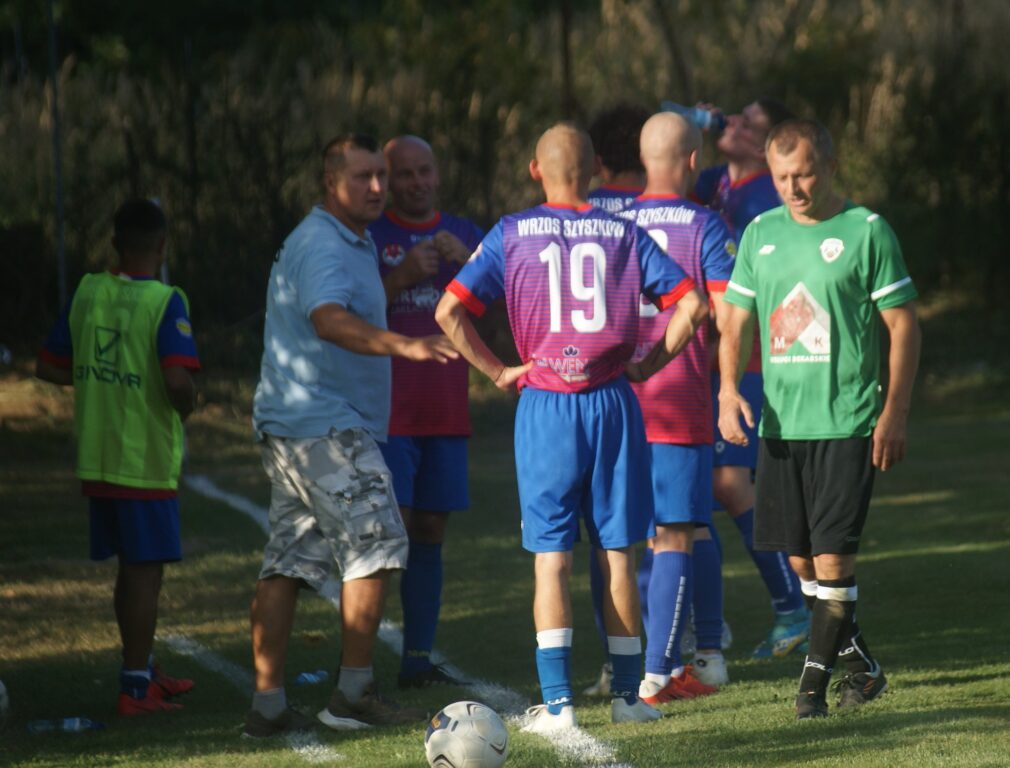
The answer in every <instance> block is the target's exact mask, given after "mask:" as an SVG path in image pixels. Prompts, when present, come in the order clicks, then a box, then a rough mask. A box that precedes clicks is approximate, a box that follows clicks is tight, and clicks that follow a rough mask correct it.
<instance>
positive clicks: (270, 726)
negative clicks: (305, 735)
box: [242, 707, 315, 739]
mask: <svg viewBox="0 0 1010 768" xmlns="http://www.w3.org/2000/svg"><path fill="white" fill-rule="evenodd" d="M314 725H315V722H314V721H313V720H312V718H310V717H309V716H308V715H303V714H302V713H301V712H299V711H298V710H297V709H294V708H293V707H288V708H287V709H285V710H284V711H283V712H281V714H280V715H278V716H277V717H275V718H274V719H273V720H270V719H268V718H266V717H263V715H261V714H260V713H259V712H257V711H256V710H255V709H250V710H249V714H247V715H246V717H245V728H244V729H243V730H242V737H243V738H246V739H266V738H269V737H271V736H283V735H286V734H289V733H302V732H304V731H311V730H312V728H313V726H314Z"/></svg>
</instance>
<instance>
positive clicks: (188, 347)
mask: <svg viewBox="0 0 1010 768" xmlns="http://www.w3.org/2000/svg"><path fill="white" fill-rule="evenodd" d="M158 358H159V359H160V360H161V367H162V368H168V367H170V366H173V365H179V366H182V367H183V368H187V369H189V370H191V371H198V370H200V358H199V357H197V354H196V341H195V340H194V339H193V326H192V325H191V324H190V321H189V313H188V312H186V302H185V301H183V299H182V296H180V295H179V294H178V293H174V292H173V294H172V298H171V299H169V302H168V306H166V307H165V314H164V315H162V317H161V324H160V325H159V326H158Z"/></svg>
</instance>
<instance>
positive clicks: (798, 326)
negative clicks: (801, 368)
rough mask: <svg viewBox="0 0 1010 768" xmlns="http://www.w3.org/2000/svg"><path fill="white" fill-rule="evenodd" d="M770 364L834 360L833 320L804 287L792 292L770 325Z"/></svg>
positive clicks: (801, 285) (776, 312) (772, 316)
mask: <svg viewBox="0 0 1010 768" xmlns="http://www.w3.org/2000/svg"><path fill="white" fill-rule="evenodd" d="M768 335H769V342H770V349H769V356H768V360H769V362H771V363H826V362H829V361H830V360H831V316H830V315H829V314H828V313H827V310H825V309H824V307H822V306H821V305H820V304H819V303H818V302H817V299H815V298H814V297H813V294H811V293H810V291H809V290H808V289H807V287H806V286H805V285H804V284H803V283H797V284H796V287H795V288H793V289H792V290H791V291H789V293H788V295H787V296H786V297H785V298H784V299H783V300H782V303H781V304H779V305H778V306H777V307H776V308H775V310H774V311H773V312H772V315H771V319H770V322H769V324H768Z"/></svg>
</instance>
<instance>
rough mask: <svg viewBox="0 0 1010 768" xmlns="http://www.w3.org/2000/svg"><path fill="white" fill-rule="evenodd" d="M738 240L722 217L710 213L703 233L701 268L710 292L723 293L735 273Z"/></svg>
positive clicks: (706, 286)
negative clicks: (734, 265) (734, 263)
mask: <svg viewBox="0 0 1010 768" xmlns="http://www.w3.org/2000/svg"><path fill="white" fill-rule="evenodd" d="M735 258H736V240H734V239H733V235H731V234H730V231H729V228H728V227H727V226H726V224H725V223H724V222H723V220H722V218H721V217H720V216H718V215H716V214H714V213H712V214H709V215H708V217H707V220H706V221H705V226H704V227H703V228H702V233H701V270H702V274H704V275H705V288H706V289H707V290H708V292H709V293H723V292H725V290H726V283H727V282H729V278H730V275H732V274H733V260H734V259H735Z"/></svg>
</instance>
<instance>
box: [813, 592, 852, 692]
mask: <svg viewBox="0 0 1010 768" xmlns="http://www.w3.org/2000/svg"><path fill="white" fill-rule="evenodd" d="M855 596H856V577H855V576H850V577H849V578H847V579H835V580H819V581H818V586H817V602H816V603H814V607H813V615H812V616H811V617H810V650H809V651H808V653H807V658H806V661H805V662H804V664H803V674H802V675H801V676H800V692H801V693H809V692H815V693H818V694H820V695H822V696H823V695H825V694H826V692H827V690H828V683H829V682H830V680H831V672H832V670H833V668H834V665H835V659H836V658H837V657H838V651H839V649H840V648H841V646H842V641H843V640H845V639H846V638H847V637H848V635H849V625H850V624H851V622H852V615H853V613H854V612H855V610H856V601H855ZM839 598H842V599H839Z"/></svg>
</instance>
